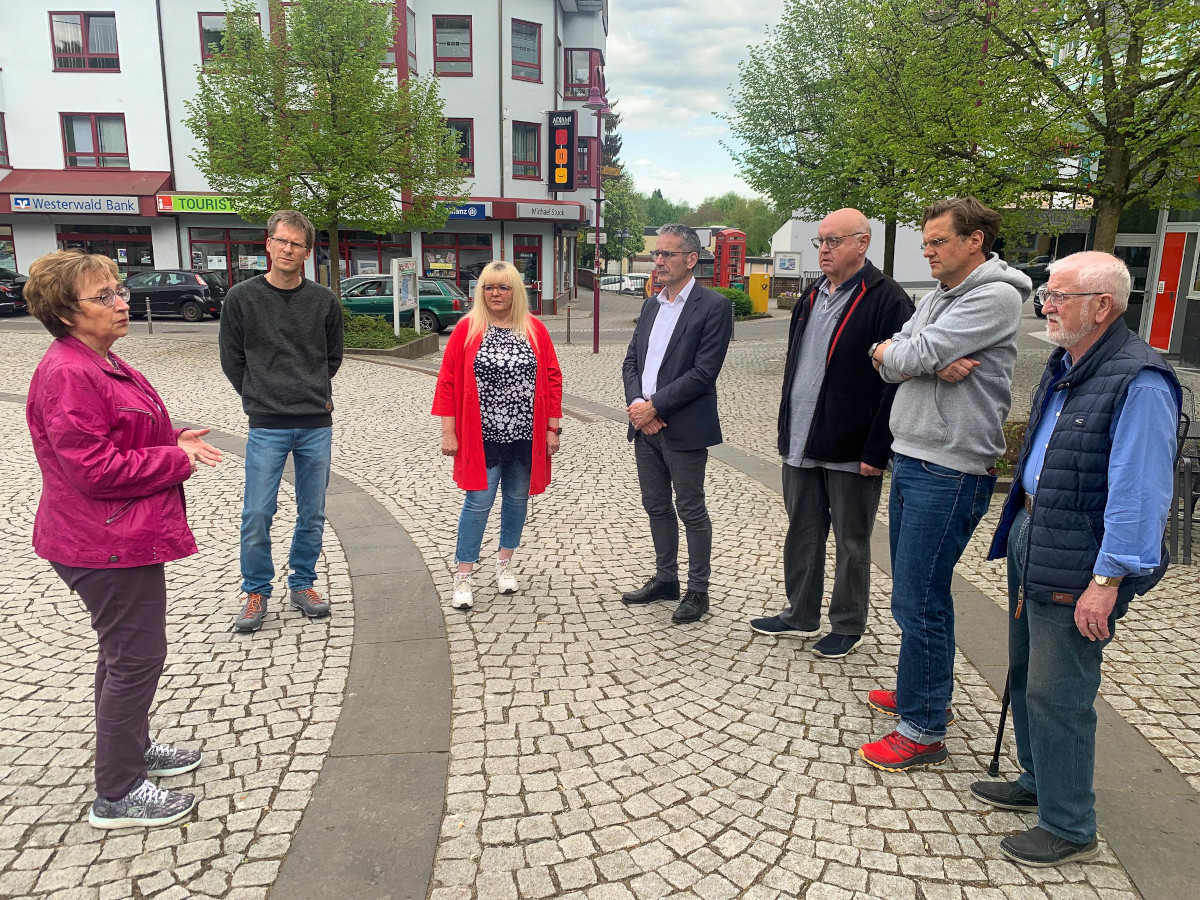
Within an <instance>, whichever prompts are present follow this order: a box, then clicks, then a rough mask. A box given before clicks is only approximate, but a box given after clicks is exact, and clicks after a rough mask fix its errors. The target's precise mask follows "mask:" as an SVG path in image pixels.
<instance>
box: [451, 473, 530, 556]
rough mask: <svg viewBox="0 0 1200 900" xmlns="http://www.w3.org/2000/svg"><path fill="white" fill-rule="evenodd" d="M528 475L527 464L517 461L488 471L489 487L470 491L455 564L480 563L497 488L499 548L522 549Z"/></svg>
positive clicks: (460, 523)
mask: <svg viewBox="0 0 1200 900" xmlns="http://www.w3.org/2000/svg"><path fill="white" fill-rule="evenodd" d="M529 473H530V466H529V463H527V462H519V461H516V460H514V461H511V462H508V463H506V464H505V465H502V466H492V467H490V468H489V469H488V470H487V480H488V486H487V488H486V489H484V490H482V491H467V496H466V497H465V498H464V499H463V508H462V514H461V515H460V516H459V517H458V546H457V547H455V549H454V559H455V562H459V563H472V564H474V563H477V562H479V548H480V547H481V546H483V529H484V528H485V527H487V520H488V514H489V513H490V512H491V511H492V504H493V503H495V502H496V488H497V487H499V488H500V493H501V500H500V549H501V550H516V549H517V548H518V547H519V546H521V530H522V529H523V528H524V527H525V511H526V510H527V509H528V508H529Z"/></svg>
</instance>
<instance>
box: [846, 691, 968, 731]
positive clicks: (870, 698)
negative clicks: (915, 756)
mask: <svg viewBox="0 0 1200 900" xmlns="http://www.w3.org/2000/svg"><path fill="white" fill-rule="evenodd" d="M867 705H868V706H870V707H871V709H873V710H875V712H881V713H883V714H884V715H885V716H898V715H900V713H898V712H896V692H895V691H871V692H870V693H869V694H867ZM953 724H954V711H953V710H952V709H951V708H950V707H949V706H947V707H946V725H947V727H949V726H950V725H953Z"/></svg>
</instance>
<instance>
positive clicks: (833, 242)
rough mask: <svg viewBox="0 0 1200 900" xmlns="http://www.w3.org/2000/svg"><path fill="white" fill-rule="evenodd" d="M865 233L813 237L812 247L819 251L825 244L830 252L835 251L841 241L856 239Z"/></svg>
mask: <svg viewBox="0 0 1200 900" xmlns="http://www.w3.org/2000/svg"><path fill="white" fill-rule="evenodd" d="M865 233H866V232H863V231H856V232H854V233H853V234H833V235H830V236H829V237H815V238H813V239H812V245H813V246H814V247H816V248H817V249H818V250H820V249H821V245H822V244H826V245H828V247H829V249H830V250H836V249H837V248H838V245H839V244H841V243H842V241H844V240H846V238H852V237H858V236H859V235H861V234H865Z"/></svg>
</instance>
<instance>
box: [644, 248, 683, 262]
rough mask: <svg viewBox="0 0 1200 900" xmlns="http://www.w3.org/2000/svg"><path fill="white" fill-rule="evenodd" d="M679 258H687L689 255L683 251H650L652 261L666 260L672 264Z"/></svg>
mask: <svg viewBox="0 0 1200 900" xmlns="http://www.w3.org/2000/svg"><path fill="white" fill-rule="evenodd" d="M677 256H687V253H686V252H685V251H683V250H651V251H650V258H651V259H665V260H666V261H667V262H670V261H671V260H673V259H674V258H675V257H677Z"/></svg>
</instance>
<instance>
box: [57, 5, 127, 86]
mask: <svg viewBox="0 0 1200 900" xmlns="http://www.w3.org/2000/svg"><path fill="white" fill-rule="evenodd" d="M50 33H51V36H52V38H53V41H54V70H55V71H56V72H75V71H78V70H80V69H90V70H93V71H99V72H119V71H120V70H121V61H120V59H119V58H118V56H117V17H116V14H115V13H110V12H104V13H82V12H76V13H67V12H52V13H50Z"/></svg>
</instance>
